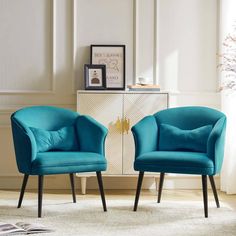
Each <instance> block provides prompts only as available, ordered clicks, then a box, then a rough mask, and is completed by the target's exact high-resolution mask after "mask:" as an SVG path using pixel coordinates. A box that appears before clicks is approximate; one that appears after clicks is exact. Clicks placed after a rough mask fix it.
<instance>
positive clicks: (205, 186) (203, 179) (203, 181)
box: [202, 175, 208, 218]
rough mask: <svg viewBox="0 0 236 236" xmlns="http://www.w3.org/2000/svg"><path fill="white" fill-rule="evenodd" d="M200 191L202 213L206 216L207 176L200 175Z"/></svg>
mask: <svg viewBox="0 0 236 236" xmlns="http://www.w3.org/2000/svg"><path fill="white" fill-rule="evenodd" d="M202 191H203V203H204V214H205V217H206V218H207V217H208V199H207V176H206V175H202Z"/></svg>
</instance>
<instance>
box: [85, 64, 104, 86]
mask: <svg viewBox="0 0 236 236" xmlns="http://www.w3.org/2000/svg"><path fill="white" fill-rule="evenodd" d="M84 80H85V90H104V89H106V66H105V65H96V64H93V65H92V64H85V65H84Z"/></svg>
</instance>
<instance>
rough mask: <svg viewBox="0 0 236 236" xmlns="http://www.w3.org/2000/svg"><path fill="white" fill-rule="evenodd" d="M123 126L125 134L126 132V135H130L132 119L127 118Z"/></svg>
mask: <svg viewBox="0 0 236 236" xmlns="http://www.w3.org/2000/svg"><path fill="white" fill-rule="evenodd" d="M122 124H123V134H124V133H125V132H126V134H128V133H129V129H130V119H127V118H126V117H125V118H124V119H123V121H122Z"/></svg>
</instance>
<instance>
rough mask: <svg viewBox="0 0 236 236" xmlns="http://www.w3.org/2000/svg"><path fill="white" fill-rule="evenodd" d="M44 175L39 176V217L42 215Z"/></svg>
mask: <svg viewBox="0 0 236 236" xmlns="http://www.w3.org/2000/svg"><path fill="white" fill-rule="evenodd" d="M42 200H43V175H39V176H38V217H39V218H40V217H41V216H42Z"/></svg>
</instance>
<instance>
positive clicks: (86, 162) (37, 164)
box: [31, 151, 107, 175]
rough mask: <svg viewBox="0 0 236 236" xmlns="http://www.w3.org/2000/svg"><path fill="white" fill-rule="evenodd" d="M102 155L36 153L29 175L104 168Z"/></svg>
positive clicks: (104, 163) (102, 169)
mask: <svg viewBox="0 0 236 236" xmlns="http://www.w3.org/2000/svg"><path fill="white" fill-rule="evenodd" d="M106 167H107V162H106V159H105V157H104V156H102V155H100V154H97V153H92V152H55V151H54V152H44V153H38V154H37V156H36V158H35V160H34V161H33V162H32V169H31V175H49V174H63V173H76V172H93V171H104V170H106Z"/></svg>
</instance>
